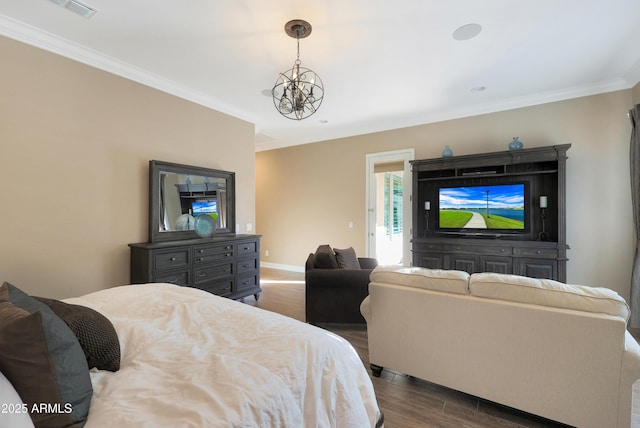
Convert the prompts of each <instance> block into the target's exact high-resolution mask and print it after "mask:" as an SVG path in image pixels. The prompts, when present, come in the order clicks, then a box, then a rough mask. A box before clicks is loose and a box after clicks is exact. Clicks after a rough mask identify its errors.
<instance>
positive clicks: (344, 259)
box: [333, 247, 360, 269]
mask: <svg viewBox="0 0 640 428" xmlns="http://www.w3.org/2000/svg"><path fill="white" fill-rule="evenodd" d="M333 251H335V253H336V261H337V262H338V267H339V268H340V269H360V262H359V261H358V257H357V256H356V250H354V249H353V248H352V247H349V248H346V249H344V250H341V249H338V248H334V249H333Z"/></svg>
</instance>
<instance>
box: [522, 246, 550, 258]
mask: <svg viewBox="0 0 640 428" xmlns="http://www.w3.org/2000/svg"><path fill="white" fill-rule="evenodd" d="M513 255H514V256H523V257H541V258H551V259H555V258H556V257H558V250H556V249H555V248H514V249H513Z"/></svg>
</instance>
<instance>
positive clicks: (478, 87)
mask: <svg viewBox="0 0 640 428" xmlns="http://www.w3.org/2000/svg"><path fill="white" fill-rule="evenodd" d="M485 89H487V87H486V86H475V87H473V88H471V92H482V91H484V90H485Z"/></svg>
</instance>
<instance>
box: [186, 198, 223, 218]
mask: <svg viewBox="0 0 640 428" xmlns="http://www.w3.org/2000/svg"><path fill="white" fill-rule="evenodd" d="M191 210H192V212H193V215H194V216H198V215H200V214H213V213H217V212H218V209H217V201H207V200H203V201H193V202H191Z"/></svg>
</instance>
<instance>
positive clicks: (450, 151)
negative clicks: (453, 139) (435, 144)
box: [442, 146, 453, 158]
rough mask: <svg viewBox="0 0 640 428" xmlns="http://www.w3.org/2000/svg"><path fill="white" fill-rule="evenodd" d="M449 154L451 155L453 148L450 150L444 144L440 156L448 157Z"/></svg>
mask: <svg viewBox="0 0 640 428" xmlns="http://www.w3.org/2000/svg"><path fill="white" fill-rule="evenodd" d="M451 156H453V150H451V147H449V146H444V150H443V151H442V157H443V158H450V157H451Z"/></svg>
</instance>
